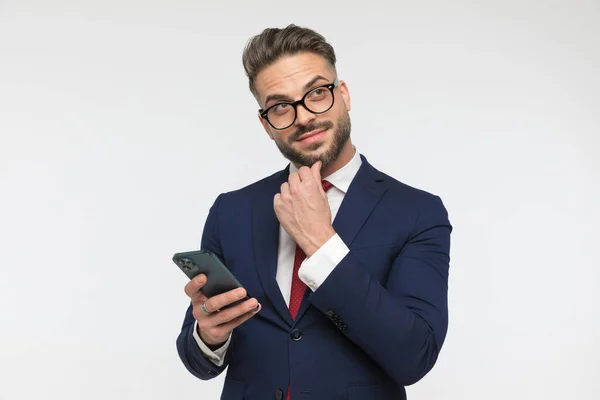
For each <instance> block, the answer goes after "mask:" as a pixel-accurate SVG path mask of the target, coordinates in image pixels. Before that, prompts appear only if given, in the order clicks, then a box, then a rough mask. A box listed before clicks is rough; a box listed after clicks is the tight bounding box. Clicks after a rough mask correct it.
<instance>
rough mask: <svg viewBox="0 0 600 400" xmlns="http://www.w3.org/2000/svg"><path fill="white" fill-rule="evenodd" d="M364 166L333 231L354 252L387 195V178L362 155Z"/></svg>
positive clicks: (302, 310)
mask: <svg viewBox="0 0 600 400" xmlns="http://www.w3.org/2000/svg"><path fill="white" fill-rule="evenodd" d="M361 158H362V161H363V162H362V165H361V167H360V168H359V170H358V172H357V173H356V176H355V177H354V179H353V180H352V183H351V184H350V187H349V188H348V192H347V193H346V195H345V196H344V200H343V201H342V204H341V205H340V209H339V210H338V213H337V215H336V217H335V219H334V221H333V229H334V230H335V231H336V233H337V234H338V235H339V236H340V238H341V239H342V240H343V241H344V243H346V246H348V248H352V242H353V241H354V238H355V237H356V235H357V234H358V232H359V231H360V228H361V227H362V226H363V225H364V223H365V222H366V220H367V219H368V218H369V216H370V215H371V213H372V212H373V210H374V209H375V206H376V205H377V203H378V202H379V200H380V199H381V197H382V196H383V194H384V193H385V192H386V190H387V189H386V185H385V183H384V182H385V175H383V174H382V173H381V172H379V171H378V170H376V169H375V168H374V167H373V166H371V164H369V163H368V161H367V159H366V158H365V157H364V156H362V155H361ZM309 292H310V289H307V291H306V293H305V295H304V298H303V300H302V303H301V305H300V309H299V310H298V315H297V316H296V320H295V321H298V320H299V319H300V318H301V317H302V315H303V314H304V313H305V312H306V310H307V309H308V307H309V305H310V302H309V301H308V297H309V296H310V293H309Z"/></svg>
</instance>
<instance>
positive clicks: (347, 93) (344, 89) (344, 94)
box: [339, 81, 352, 111]
mask: <svg viewBox="0 0 600 400" xmlns="http://www.w3.org/2000/svg"><path fill="white" fill-rule="evenodd" d="M339 88H340V93H341V94H342V100H343V101H344V105H345V106H346V111H350V109H351V108H352V107H351V105H350V91H349V90H348V85H346V82H345V81H340V85H339Z"/></svg>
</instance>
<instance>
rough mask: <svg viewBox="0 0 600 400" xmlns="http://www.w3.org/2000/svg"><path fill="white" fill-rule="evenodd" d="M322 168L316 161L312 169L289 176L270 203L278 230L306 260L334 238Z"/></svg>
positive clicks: (303, 169)
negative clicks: (280, 230)
mask: <svg viewBox="0 0 600 400" xmlns="http://www.w3.org/2000/svg"><path fill="white" fill-rule="evenodd" d="M321 165H322V164H321V161H317V162H316V163H315V164H313V166H312V167H311V168H308V167H302V168H300V169H299V170H298V172H293V173H291V174H290V176H289V178H288V181H287V182H285V183H284V184H282V185H281V192H280V193H277V194H276V195H275V199H274V201H273V206H274V208H275V214H276V215H277V219H279V222H280V223H281V226H282V227H283V229H285V231H286V232H287V233H288V234H289V235H290V236H291V237H292V238H293V239H294V240H295V241H296V243H297V244H298V246H300V247H301V248H302V250H304V253H305V254H306V256H307V257H310V256H311V255H313V254H314V253H315V252H316V251H317V250H318V249H319V248H320V247H321V246H323V245H324V244H325V243H326V242H327V241H328V240H329V239H330V238H331V237H332V236H333V235H335V231H334V229H333V227H332V226H331V209H330V208H329V201H328V200H327V194H325V191H324V190H323V187H322V185H321Z"/></svg>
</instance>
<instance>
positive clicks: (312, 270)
mask: <svg viewBox="0 0 600 400" xmlns="http://www.w3.org/2000/svg"><path fill="white" fill-rule="evenodd" d="M361 163H362V160H361V158H360V155H359V153H358V151H356V148H355V149H354V157H353V158H352V160H350V162H349V163H348V164H346V165H345V166H343V167H342V168H340V169H339V170H337V171H336V172H334V173H333V174H331V175H329V176H328V177H325V178H323V179H325V180H327V181H329V182H330V183H331V184H332V185H333V187H332V188H331V189H329V190H328V191H327V192H326V193H327V200H328V201H329V206H330V208H331V221H332V222H333V220H334V219H335V216H336V215H337V212H338V210H339V208H340V205H341V204H342V200H344V196H345V195H346V192H347V191H348V188H349V187H350V183H351V182H352V180H353V179H354V176H355V175H356V173H357V172H358V169H359V168H360V166H361ZM297 171H298V168H296V166H295V165H294V164H291V163H290V173H292V172H297ZM295 252H296V242H295V241H294V239H292V237H291V236H290V235H288V233H287V232H286V231H285V229H283V227H281V226H280V227H279V248H278V255H277V274H276V278H275V279H276V280H277V284H278V285H279V289H280V290H281V294H282V295H283V298H284V300H285V303H286V304H287V305H288V306H289V302H290V292H291V288H292V275H293V270H294V255H295ZM348 252H349V249H348V247H347V246H346V244H345V243H344V242H343V240H342V239H341V238H340V237H339V236H338V234H337V233H336V234H335V235H334V236H332V237H331V238H330V239H329V240H328V241H327V242H326V243H325V244H324V245H323V246H322V247H321V248H319V250H317V251H316V252H315V253H314V254H313V255H312V256H311V257H308V258H306V259H305V260H304V261H303V262H302V264H301V265H300V269H299V270H298V276H299V277H300V279H301V280H302V282H304V283H305V284H306V286H307V287H308V288H310V289H311V290H312V291H313V292H314V291H316V290H317V289H318V288H319V286H320V285H321V284H322V283H323V282H324V281H325V279H327V277H328V276H329V274H330V273H331V272H332V271H333V269H334V268H335V267H336V266H337V265H338V264H339V263H340V261H342V259H343V258H344V257H345V256H346V255H347V254H348ZM194 338H195V339H196V342H197V343H198V346H199V347H200V349H201V350H202V352H203V353H204V354H205V355H206V356H207V357H208V358H209V359H210V360H211V361H212V362H213V363H215V364H216V365H218V366H221V365H223V360H224V356H225V353H226V352H227V348H228V347H229V343H230V341H231V335H229V338H228V339H227V342H226V343H225V344H224V345H223V346H221V347H220V348H218V349H216V350H214V351H211V350H210V349H209V348H208V347H207V346H206V344H205V343H204V342H203V341H202V339H200V336H199V335H198V329H197V322H196V323H194Z"/></svg>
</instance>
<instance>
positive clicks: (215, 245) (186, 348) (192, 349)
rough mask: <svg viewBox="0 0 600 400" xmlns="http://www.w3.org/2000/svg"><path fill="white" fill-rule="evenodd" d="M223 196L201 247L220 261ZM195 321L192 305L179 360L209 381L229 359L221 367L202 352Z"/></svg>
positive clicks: (206, 226) (208, 221)
mask: <svg viewBox="0 0 600 400" xmlns="http://www.w3.org/2000/svg"><path fill="white" fill-rule="evenodd" d="M222 196H223V195H220V196H218V197H217V199H216V200H215V202H214V204H213V205H212V207H211V208H210V210H209V212H208V217H207V218H206V223H205V224H204V232H203V233H202V240H201V245H200V247H201V248H202V249H207V250H210V251H212V252H213V253H215V254H216V255H217V256H218V257H219V258H220V259H223V255H222V251H221V244H220V240H219V222H218V219H219V211H218V209H219V202H220V200H221V198H222ZM195 321H196V320H195V319H194V316H193V315H192V305H191V304H190V305H189V306H188V309H187V311H186V313H185V317H184V320H183V326H182V327H181V332H180V333H179V336H178V337H177V352H178V354H179V358H180V359H181V361H182V362H183V365H184V366H185V367H186V368H187V370H188V371H189V372H190V373H191V374H192V375H194V376H196V377H197V378H200V379H202V380H209V379H212V378H214V377H216V376H218V375H219V374H220V373H221V372H223V370H224V369H225V368H226V367H227V364H228V357H227V354H225V357H224V360H223V362H222V364H221V363H220V364H221V365H217V364H215V363H214V362H212V361H211V360H210V359H209V357H208V355H206V354H205V353H203V352H202V350H201V349H200V347H199V346H198V343H197V342H196V339H195V337H194V326H195Z"/></svg>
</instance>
